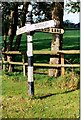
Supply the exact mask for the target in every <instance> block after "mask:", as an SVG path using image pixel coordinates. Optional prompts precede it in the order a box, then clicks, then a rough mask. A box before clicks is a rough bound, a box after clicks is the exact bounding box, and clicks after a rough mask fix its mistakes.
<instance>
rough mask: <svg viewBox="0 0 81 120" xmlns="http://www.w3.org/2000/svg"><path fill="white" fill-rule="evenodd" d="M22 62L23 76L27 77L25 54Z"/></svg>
mask: <svg viewBox="0 0 81 120" xmlns="http://www.w3.org/2000/svg"><path fill="white" fill-rule="evenodd" d="M22 62H23V75H24V76H26V66H25V54H22Z"/></svg>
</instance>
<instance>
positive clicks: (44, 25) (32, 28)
mask: <svg viewBox="0 0 81 120" xmlns="http://www.w3.org/2000/svg"><path fill="white" fill-rule="evenodd" d="M30 8H31V7H30ZM31 19H32V10H31V9H30V10H29V19H28V24H26V25H25V26H24V27H22V28H19V29H18V30H17V31H16V35H20V34H23V33H27V56H28V95H34V80H33V44H32V35H31V31H35V30H39V29H45V28H49V27H55V26H56V20H49V21H45V22H40V23H36V24H31Z"/></svg>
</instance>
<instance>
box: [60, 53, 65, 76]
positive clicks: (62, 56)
mask: <svg viewBox="0 0 81 120" xmlns="http://www.w3.org/2000/svg"><path fill="white" fill-rule="evenodd" d="M61 65H64V54H63V53H62V54H61ZM64 73H65V68H64V67H63V66H62V67H61V75H62V76H63V75H64Z"/></svg>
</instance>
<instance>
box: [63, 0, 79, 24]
mask: <svg viewBox="0 0 81 120" xmlns="http://www.w3.org/2000/svg"><path fill="white" fill-rule="evenodd" d="M75 1H76V0H74V2H75ZM64 2H65V4H66V2H68V0H64ZM63 20H64V21H65V20H70V22H73V23H79V21H80V20H79V13H69V14H68V13H67V12H66V11H65V10H64V17H63Z"/></svg>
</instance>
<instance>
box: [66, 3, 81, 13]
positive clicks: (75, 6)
mask: <svg viewBox="0 0 81 120" xmlns="http://www.w3.org/2000/svg"><path fill="white" fill-rule="evenodd" d="M66 7H67V10H68V13H70V12H72V13H75V12H80V2H73V1H69V2H68V3H67V4H66Z"/></svg>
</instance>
